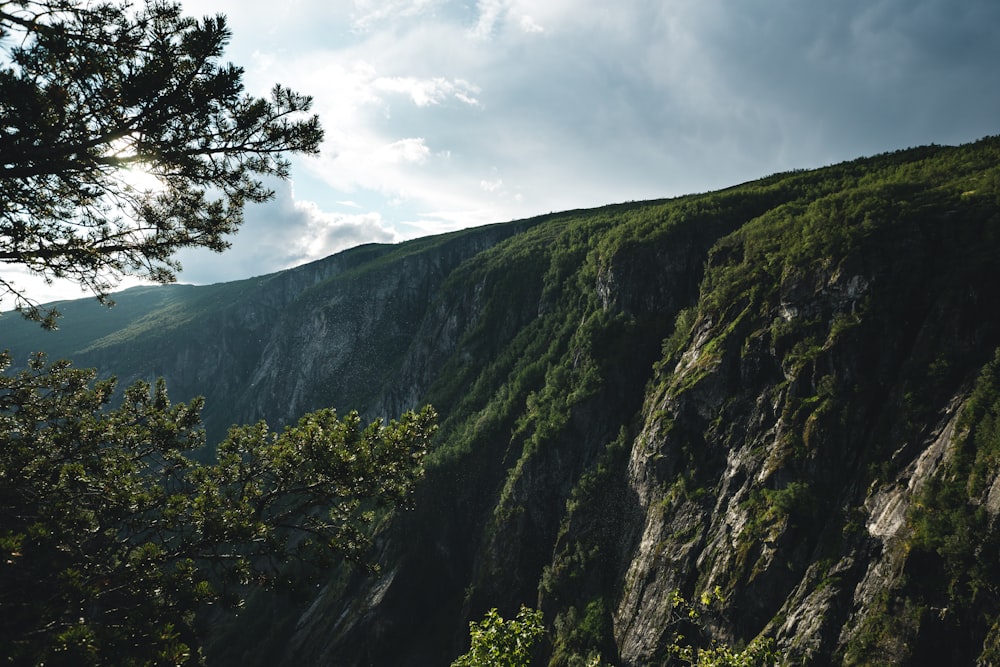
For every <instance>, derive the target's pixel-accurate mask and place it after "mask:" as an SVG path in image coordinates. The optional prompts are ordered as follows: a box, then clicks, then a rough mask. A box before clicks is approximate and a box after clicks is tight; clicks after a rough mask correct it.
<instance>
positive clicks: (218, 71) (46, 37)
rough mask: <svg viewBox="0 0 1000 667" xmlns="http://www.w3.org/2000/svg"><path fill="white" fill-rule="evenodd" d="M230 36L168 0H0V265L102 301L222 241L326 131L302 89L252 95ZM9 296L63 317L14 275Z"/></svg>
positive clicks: (170, 273)
mask: <svg viewBox="0 0 1000 667" xmlns="http://www.w3.org/2000/svg"><path fill="white" fill-rule="evenodd" d="M229 38H230V31H229V29H228V27H227V25H226V20H225V17H224V16H221V15H219V16H215V17H206V18H203V19H201V20H197V19H194V18H191V17H187V16H184V15H183V14H182V13H181V7H180V5H179V4H178V3H176V2H168V1H166V0H146V1H145V2H143V3H142V4H140V6H139V7H138V8H133V7H131V6H130V4H129V3H117V2H93V3H91V2H77V1H73V0H8V1H0V262H2V263H4V264H17V265H21V266H23V267H26V268H27V269H28V270H29V271H30V272H32V273H34V274H36V275H39V276H41V277H43V278H45V279H46V280H51V279H53V278H69V279H71V280H73V281H75V282H77V283H78V284H80V285H81V286H82V287H84V288H85V289H87V290H89V291H91V292H92V293H94V294H95V295H97V296H98V297H99V298H102V299H104V298H105V297H106V296H107V293H108V291H109V289H110V288H112V287H113V286H114V285H116V284H117V283H118V281H120V279H121V278H122V277H123V276H125V275H132V276H138V277H141V278H146V279H151V280H154V281H159V282H170V281H172V280H173V279H174V278H175V275H176V271H177V270H178V269H179V265H178V263H177V262H176V260H175V259H172V255H173V254H174V253H175V252H176V251H177V250H179V249H181V248H184V247H207V248H211V249H213V250H217V251H221V250H223V249H225V248H226V247H227V245H228V242H227V241H226V236H227V235H228V234H231V233H233V232H235V231H236V230H237V228H238V227H239V225H240V224H241V222H242V219H243V207H244V204H245V203H247V202H262V201H265V200H267V199H269V198H270V197H272V196H273V194H274V193H273V191H272V190H271V189H270V188H269V187H268V186H267V184H266V182H265V181H266V179H267V178H269V177H278V178H284V177H286V176H287V175H288V169H289V162H288V158H287V156H286V154H287V153H289V152H302V153H315V152H317V151H318V147H319V143H320V141H321V140H322V137H323V131H322V129H321V126H320V123H319V119H318V117H317V116H315V115H310V114H309V110H310V107H311V99H310V98H309V97H306V96H303V95H300V94H297V93H295V92H292V91H290V90H288V89H287V88H284V87H282V86H280V85H276V86H275V87H274V88H273V90H272V91H271V96H270V99H262V98H255V97H253V96H251V95H248V94H247V93H246V92H245V90H244V86H243V82H242V76H243V71H242V69H241V68H239V67H237V66H235V65H232V64H223V63H221V62H220V58H221V56H222V53H223V49H224V47H225V45H226V44H227V42H228V40H229ZM138 174H144V175H146V176H151V177H153V178H155V181H148V182H152V186H150V185H146V184H144V183H143V181H144V180H145V179H139V178H137V175H138ZM2 294H7V295H12V296H13V297H14V300H15V305H16V307H17V308H18V309H19V310H21V311H22V312H23V313H24V314H26V315H27V316H29V317H31V318H33V319H39V320H43V321H44V322H45V323H46V324H48V325H50V326H52V325H54V319H53V316H52V313H51V312H44V311H42V310H40V309H39V307H38V304H37V303H36V302H34V301H33V300H32V299H31V298H30V297H29V296H28V295H27V294H26V293H25V292H24V291H23V290H21V289H20V288H19V287H18V286H17V285H16V284H15V282H14V281H13V280H10V279H8V278H5V277H0V295H2Z"/></svg>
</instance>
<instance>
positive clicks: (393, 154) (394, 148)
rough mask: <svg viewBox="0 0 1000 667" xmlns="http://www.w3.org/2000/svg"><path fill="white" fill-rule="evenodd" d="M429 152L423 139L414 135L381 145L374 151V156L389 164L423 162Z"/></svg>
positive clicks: (425, 160)
mask: <svg viewBox="0 0 1000 667" xmlns="http://www.w3.org/2000/svg"><path fill="white" fill-rule="evenodd" d="M430 154H431V149H429V148H428V147H427V143H426V142H425V141H424V139H423V138H422V137H414V138H410V139H400V140H399V141H394V142H392V143H391V144H387V145H385V146H382V147H381V148H380V149H378V150H377V151H375V158H376V160H377V161H379V162H388V163H391V164H398V163H400V162H409V163H412V164H423V163H425V162H427V158H428V156H430Z"/></svg>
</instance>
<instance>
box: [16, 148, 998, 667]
mask: <svg viewBox="0 0 1000 667" xmlns="http://www.w3.org/2000/svg"><path fill="white" fill-rule="evenodd" d="M326 262H327V263H326V264H323V263H320V264H319V265H317V266H321V265H322V266H326V267H327V268H325V269H324V270H323V271H320V272H318V273H317V272H316V271H317V267H312V268H309V269H306V268H303V269H296V270H293V271H290V272H285V273H282V274H276V276H272V277H267V278H266V280H265V279H261V280H258V281H256V282H254V281H246V282H243V283H236V284H232V285H229V286H217V287H211V288H209V287H206V288H190V289H192V290H193V293H196V294H202V295H210V294H211V295H215V296H212V299H216V300H215V301H211V300H208V301H205V302H204V303H206V304H208V303H211V304H212V305H211V306H205V307H203V308H201V309H195V310H196V316H195V315H191V316H190V317H187V318H186V319H185V318H180V317H178V318H172V316H169V313H170V312H171V311H169V308H170V307H177V306H176V305H174V306H170V305H167V306H164V307H163V308H162V309H160V310H156V311H155V312H152V311H151V312H149V313H146V314H144V315H143V316H142V317H144V318H154V317H155V318H158V319H157V320H156V321H168V322H170V325H169V326H161V327H159V333H158V334H155V335H154V334H153V333H148V332H147V331H146V330H143V331H140V330H139V329H135V327H137V326H139V324H138V322H140V321H141V320H137V321H136V322H134V323H131V324H130V325H129V326H130V327H131V328H132V329H131V330H132V331H134V332H138V333H136V334H135V335H131V334H130V335H129V336H125V335H123V334H111V333H108V334H102V336H103V337H102V338H101V339H100V340H99V341H98V340H95V341H91V342H90V343H88V344H86V345H84V344H83V343H80V344H77V345H75V346H67V348H66V349H70V350H75V351H76V352H75V356H76V358H77V361H78V363H83V364H85V365H86V364H99V365H100V367H101V368H102V371H104V372H117V373H119V374H127V373H131V374H135V375H137V376H148V375H149V374H163V375H165V376H166V377H167V380H168V383H169V384H170V385H171V386H172V387H176V386H177V385H181V386H182V387H184V391H185V392H187V391H195V392H196V393H203V394H206V395H207V396H208V400H209V409H213V408H212V403H213V401H215V402H216V403H217V404H220V405H219V407H217V408H215V409H216V410H218V413H213V414H212V415H211V416H212V419H214V420H215V421H214V422H212V423H213V424H222V423H226V422H227V420H228V421H247V420H250V419H255V418H258V417H260V416H266V417H268V418H270V419H272V420H276V421H278V422H280V421H281V420H287V419H290V418H292V417H294V416H295V414H296V413H297V412H301V411H304V410H306V409H311V408H312V407H315V406H317V405H320V404H324V403H332V404H334V405H336V406H337V407H338V408H342V409H344V410H346V409H350V408H362V409H365V410H367V411H368V412H369V413H370V414H372V415H378V414H388V415H392V414H395V413H398V412H399V411H400V410H402V409H405V408H409V407H415V406H418V405H420V404H423V403H428V402H429V403H432V404H433V405H434V406H435V407H436V409H437V411H438V413H439V414H440V416H441V428H440V431H439V434H438V436H437V440H436V444H435V447H434V450H433V451H432V453H431V454H430V456H429V460H428V470H427V475H426V479H425V480H424V483H423V484H422V486H421V488H420V490H419V492H418V494H417V498H416V501H415V507H416V508H415V509H414V510H413V511H411V512H407V513H404V514H400V515H397V516H395V517H393V518H392V520H391V521H389V522H387V524H386V525H385V526H384V528H383V531H382V533H381V536H380V539H379V541H378V544H379V552H378V554H376V557H377V559H378V560H379V562H380V564H381V571H380V573H379V574H378V575H376V576H370V575H367V574H364V573H361V572H355V571H353V570H350V569H344V570H340V571H337V572H335V573H331V579H330V582H329V583H328V584H327V585H326V586H325V587H323V588H321V589H319V590H318V591H317V595H316V596H315V597H310V598H308V599H283V600H277V601H276V600H274V599H270V600H268V601H267V602H265V603H262V602H260V601H258V602H257V603H255V604H251V605H250V606H249V607H248V608H247V609H246V610H244V612H243V613H242V614H241V616H240V617H239V618H238V619H237V621H236V622H235V623H234V624H232V625H231V626H230V627H228V628H227V629H226V630H225V631H224V632H221V633H220V640H219V642H218V643H217V644H216V647H215V649H214V652H213V654H212V656H211V657H212V659H213V661H215V662H219V663H226V662H231V663H232V664H245V665H248V664H275V663H276V662H283V664H288V665H292V664H295V665H299V664H337V665H341V664H343V665H435V664H440V665H446V664H448V663H449V662H450V660H452V659H453V658H455V657H456V656H457V655H458V654H460V653H461V652H462V651H463V650H464V642H466V641H467V634H468V621H469V620H470V619H478V618H480V617H482V615H483V613H484V612H485V611H486V610H487V609H489V608H490V607H498V608H499V609H500V610H501V613H502V614H504V615H505V616H506V615H513V613H514V612H516V610H517V608H518V606H519V605H521V604H525V605H528V606H531V607H538V608H540V609H541V610H542V611H543V612H544V614H545V619H546V622H547V625H548V627H549V630H550V632H549V637H550V640H549V642H548V644H547V646H546V647H545V650H544V652H545V655H544V656H540V657H541V658H542V659H543V661H544V660H548V661H550V664H553V665H572V664H579V661H580V660H582V659H583V658H584V657H586V656H588V655H590V654H592V653H595V652H599V653H600V654H601V655H602V657H603V659H604V661H605V662H609V663H613V664H619V665H650V664H661V663H662V662H664V661H666V660H667V658H668V652H669V647H670V645H671V643H672V642H673V641H674V634H675V633H676V632H677V631H678V630H679V629H682V628H680V626H679V625H678V623H677V619H676V614H675V611H676V610H675V609H674V604H675V601H676V598H675V597H674V596H673V593H674V591H680V593H681V594H682V595H683V596H684V597H686V598H688V599H695V598H697V597H698V596H699V595H700V594H701V593H702V592H704V591H709V590H715V589H716V587H718V591H719V592H720V593H721V598H722V599H721V601H719V602H718V604H717V605H716V606H715V609H714V611H713V612H712V614H711V615H710V617H708V618H706V620H705V622H704V623H703V624H702V626H701V630H700V632H701V633H702V634H700V635H699V634H698V632H692V631H693V630H694V629H692V628H683V629H684V631H685V632H686V633H688V634H689V639H690V640H691V641H702V642H705V643H706V644H708V643H710V642H711V641H712V640H719V641H723V642H727V643H731V644H737V645H739V644H742V643H744V642H748V641H750V640H752V639H753V638H754V637H757V636H758V635H766V636H771V637H774V638H775V639H776V641H777V645H778V647H779V649H780V650H781V651H782V654H783V655H784V656H785V658H786V659H787V660H788V661H789V662H790V663H793V664H798V663H802V662H804V663H808V664H927V663H928V662H939V663H941V664H974V663H975V662H976V661H977V660H978V661H981V662H983V663H985V664H989V663H992V662H998V661H1000V655H997V651H1000V624H998V621H1000V597H998V593H1000V562H997V561H998V559H1000V540H998V537H1000V532H998V528H997V525H996V518H997V515H998V514H1000V427H998V424H1000V356H998V351H1000V311H998V310H997V308H996V305H997V304H998V303H1000V139H997V138H988V139H984V140H982V141H980V142H977V143H975V144H971V145H967V146H960V147H941V146H932V147H924V148H917V149H910V150H906V151H900V152H897V153H892V154H886V155H881V156H877V157H873V158H866V159H860V160H856V161H853V162H849V163H845V164H840V165H835V166H832V167H828V168H825V169H820V170H815V171H803V172H794V173H788V174H778V175H775V176H772V177H769V178H765V179H762V180H759V181H755V182H751V183H747V184H744V185H740V186H737V187H733V188H730V189H727V190H723V191H720V192H714V193H707V194H703V195H693V196H689V197H683V198H678V199H673V200H666V201H660V202H645V203H632V204H622V205H616V206H608V207H604V208H601V209H594V210H588V211H574V212H567V213H564V214H555V215H551V216H546V217H544V218H539V219H534V220H530V221H524V222H518V223H509V224H507V225H497V226H494V227H491V228H485V229H482V230H470V231H468V232H463V233H458V234H454V235H449V236H446V237H432V238H431V239H424V240H421V241H419V242H413V243H411V244H402V245H400V246H395V247H385V246H372V247H368V248H367V249H358V250H356V251H352V252H348V253H343V254H341V255H338V256H335V257H334V258H330V260H326ZM308 271H313V273H308ZM295 276H298V278H296V277H295ZM278 284H282V285H286V286H287V287H285V288H283V289H282V290H278V289H276V288H272V287H271V286H272V285H278ZM173 289H177V288H173ZM211 290H217V291H216V292H212V291H211ZM205 298H206V299H207V298H208V297H207V296H206V297H205ZM186 303H191V302H190V301H188V302H186ZM185 308H188V310H186V311H185V312H188V313H191V312H195V311H192V310H191V308H190V307H188V306H185ZM67 312H68V308H67ZM68 317H69V315H68V314H67V318H68ZM164 318H165V319H164ZM11 319H12V318H9V317H6V316H5V317H4V319H3V322H2V325H0V326H2V328H0V336H3V337H4V338H2V340H15V339H14V338H13V337H9V336H13V334H8V333H6V332H7V331H9V329H8V328H7V327H13V326H14V325H13V324H12V323H11V321H10V320H11ZM208 323H211V324H208ZM71 324H72V323H71V322H69V321H67V322H66V325H65V327H66V329H67V331H68V330H70V328H71ZM128 330H129V329H126V331H128ZM209 332H210V333H209ZM130 355H132V356H130ZM133 359H141V360H142V361H141V363H139V362H137V361H133ZM178 360H183V362H181V361H178ZM128 364H133V365H128ZM230 369H232V370H231V371H230ZM230 372H231V373H232V374H231V375H229V373H230ZM196 388H197V389H196ZM213 393H214V395H213ZM213 428H217V426H215V427H213Z"/></svg>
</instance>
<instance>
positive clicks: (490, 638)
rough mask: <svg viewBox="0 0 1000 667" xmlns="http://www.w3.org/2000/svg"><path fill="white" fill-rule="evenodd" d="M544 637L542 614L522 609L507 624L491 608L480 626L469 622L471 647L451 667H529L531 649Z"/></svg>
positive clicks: (525, 608)
mask: <svg viewBox="0 0 1000 667" xmlns="http://www.w3.org/2000/svg"><path fill="white" fill-rule="evenodd" d="M544 634H545V626H544V625H543V623H542V612H541V611H538V610H535V609H528V608H527V607H523V606H522V607H521V609H520V611H518V612H517V616H516V617H515V618H513V619H511V620H509V621H505V620H504V619H503V618H502V617H501V616H500V614H499V613H498V612H497V610H496V609H490V610H489V611H488V612H486V616H484V617H483V620H481V621H479V622H478V623H477V622H475V621H473V622H472V623H469V636H470V639H471V643H472V646H471V647H470V648H469V651H468V653H466V654H464V655H462V656H461V657H459V658H458V659H457V660H455V662H453V663H451V667H527V665H529V664H530V662H531V650H532V648H533V647H534V646H535V643H536V642H537V641H538V640H539V639H540V638H541V637H542V635H544Z"/></svg>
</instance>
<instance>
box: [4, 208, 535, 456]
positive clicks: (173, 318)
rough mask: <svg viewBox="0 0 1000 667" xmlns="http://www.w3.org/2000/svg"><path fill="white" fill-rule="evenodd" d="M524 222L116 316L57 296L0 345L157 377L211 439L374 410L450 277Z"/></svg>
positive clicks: (338, 259)
mask: <svg viewBox="0 0 1000 667" xmlns="http://www.w3.org/2000/svg"><path fill="white" fill-rule="evenodd" d="M528 224H530V223H510V224H507V225H492V226H488V227H481V228H477V229H473V230H467V231H464V232H456V233H453V234H446V235H442V236H437V237H433V238H428V239H419V240H417V241H412V242H409V243H404V244H399V245H395V246H393V245H367V246H362V247H359V248H354V249H352V250H349V251H346V252H343V253H340V254H337V255H333V256H331V257H328V258H326V259H324V260H320V261H317V262H313V263H311V264H307V265H304V266H300V267H298V268H295V269H291V270H288V271H283V272H280V273H275V274H271V275H266V276H261V277H258V278H251V279H248V280H242V281H238V282H232V283H221V284H217V285H209V286H205V287H193V286H184V285H171V286H165V287H140V288H133V289H130V290H126V291H124V292H122V293H120V294H116V295H114V300H115V304H116V305H115V306H114V308H112V309H110V310H109V309H107V308H104V307H103V306H101V305H99V304H98V303H97V302H96V301H94V300H92V299H91V300H79V301H70V302H63V303H60V304H58V307H59V310H60V312H62V313H63V316H62V318H61V319H60V330H58V331H55V332H44V331H41V330H40V329H39V327H38V326H37V325H35V324H33V323H31V322H26V321H24V320H22V319H21V318H20V317H18V316H17V315H16V314H13V313H8V314H5V315H4V316H3V317H2V318H0V342H2V345H3V346H4V347H5V348H6V349H8V350H10V351H11V353H12V355H13V358H14V359H15V361H16V362H18V363H24V362H25V361H26V360H27V358H28V356H29V355H30V354H31V353H33V352H36V351H39V350H41V351H45V352H46V353H47V354H48V355H49V356H50V357H51V358H53V359H59V358H69V359H72V360H73V361H74V363H75V364H76V365H78V366H82V367H95V368H98V369H100V371H101V372H102V374H103V375H116V376H117V377H118V379H119V381H120V384H121V385H122V386H125V385H128V384H130V383H131V382H133V381H134V380H137V379H146V380H150V381H152V380H155V379H156V378H158V377H164V378H166V379H167V380H168V384H169V387H170V392H171V397H172V398H173V399H174V400H188V399H190V398H191V397H194V396H199V395H200V396H205V399H206V410H205V413H204V419H205V423H206V427H207V429H208V432H209V435H210V439H217V438H219V437H220V436H221V435H222V434H224V432H225V430H226V429H227V428H228V427H229V426H230V425H231V424H233V423H246V422H253V421H256V420H258V419H266V420H267V421H268V422H269V423H271V424H272V425H275V426H279V425H281V424H285V423H288V422H290V421H293V420H294V419H296V418H297V417H298V416H300V415H302V414H303V413H305V412H308V411H310V410H315V409H317V408H319V407H326V406H330V405H334V406H337V407H343V409H344V410H345V411H346V410H347V409H357V410H359V411H360V412H362V413H364V414H366V415H367V416H369V417H371V418H374V417H376V416H380V415H381V413H380V412H379V409H380V402H381V397H382V396H383V395H385V393H386V392H387V391H388V389H387V387H386V383H389V387H390V388H393V389H395V388H396V385H395V383H394V382H393V380H394V377H395V376H394V370H395V369H396V368H397V367H398V366H399V364H400V359H401V358H402V356H403V354H404V353H405V351H406V347H407V344H408V341H409V340H410V338H412V337H413V336H414V334H415V332H416V329H417V327H418V326H419V324H420V322H421V321H422V319H423V311H424V310H425V309H426V308H427V307H428V306H429V304H431V303H432V302H433V300H434V294H435V292H436V290H437V289H439V287H440V285H441V283H442V281H443V280H444V278H445V277H446V276H447V275H448V274H449V273H450V272H451V271H452V270H453V269H454V268H455V267H457V266H458V265H460V264H461V263H462V262H463V261H465V260H466V259H467V258H469V257H472V256H475V255H476V254H477V253H479V252H480V251H482V250H484V249H485V248H488V247H490V246H492V245H494V244H496V243H497V242H498V241H500V240H502V239H504V238H506V237H508V236H510V235H512V234H516V233H518V232H519V231H521V230H522V229H523V228H524V227H525V225H528ZM397 414H398V413H397Z"/></svg>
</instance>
